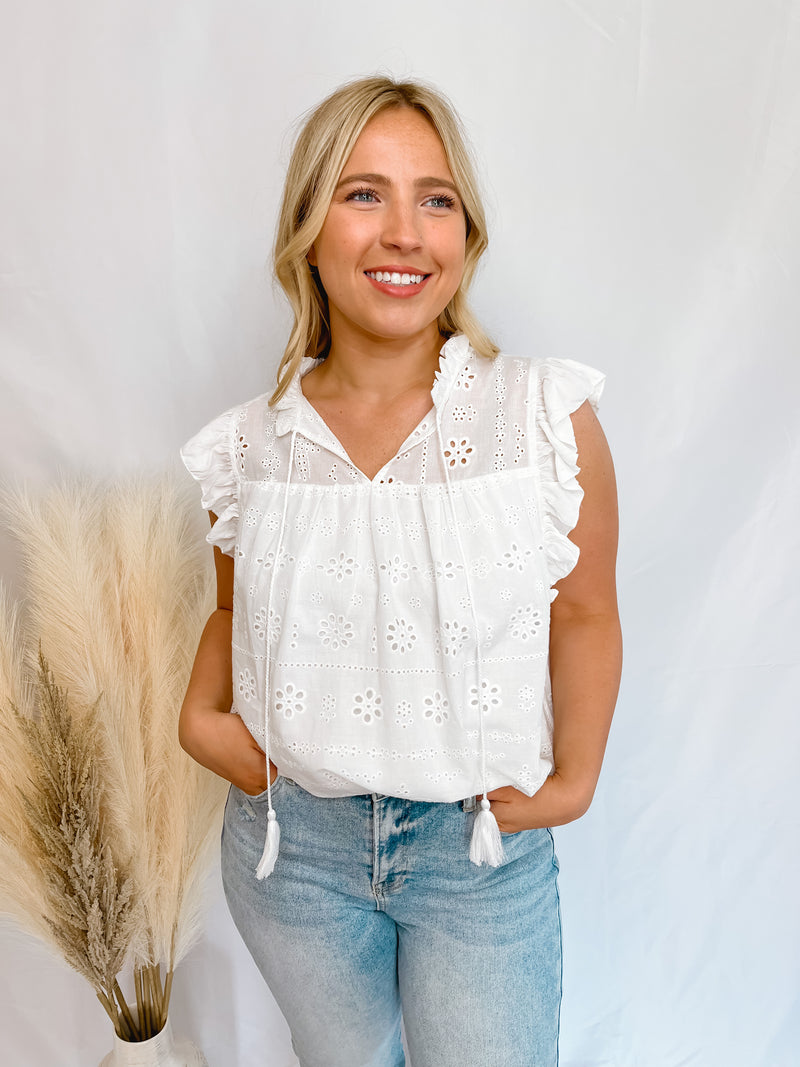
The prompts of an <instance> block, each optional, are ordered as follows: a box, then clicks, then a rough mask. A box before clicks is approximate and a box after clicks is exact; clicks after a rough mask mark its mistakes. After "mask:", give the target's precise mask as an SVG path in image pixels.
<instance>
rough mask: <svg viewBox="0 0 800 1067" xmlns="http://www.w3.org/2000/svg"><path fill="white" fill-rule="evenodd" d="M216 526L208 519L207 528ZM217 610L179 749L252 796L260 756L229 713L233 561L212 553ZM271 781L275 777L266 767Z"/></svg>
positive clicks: (258, 785) (263, 777)
mask: <svg viewBox="0 0 800 1067" xmlns="http://www.w3.org/2000/svg"><path fill="white" fill-rule="evenodd" d="M216 521H217V517H216V515H214V514H213V513H212V515H211V525H212V526H213V525H214V523H215V522H216ZM214 566H215V568H216V571H217V610H216V611H214V612H213V613H212V614H211V616H210V618H209V620H208V622H207V623H206V627H205V629H204V630H203V635H202V637H201V638H200V644H199V646H198V649H197V655H196V656H195V660H194V667H193V668H192V675H191V678H190V679H189V686H188V688H187V690H186V696H185V698H184V701H183V707H182V708H181V714H180V720H179V723H178V738H179V740H180V743H181V747H182V748H184V749H185V750H186V752H188V753H189V755H190V756H191V757H192V759H195V760H197V762H198V763H201V764H202V765H203V766H204V767H208V769H209V770H212V771H213V772H214V773H215V774H218V775H220V776H221V777H222V778H226V779H227V780H228V781H229V782H233V784H234V785H236V786H238V787H239V788H240V789H242V790H244V792H245V793H249V794H251V795H252V796H255V794H257V793H261V792H263V790H265V789H266V788H267V769H266V760H265V758H264V753H263V752H262V750H261V749H260V748H259V746H258V745H257V744H256V742H255V741H254V740H253V737H252V735H251V733H250V731H249V730H248V729H247V727H246V726H245V724H244V723H243V722H242V720H241V719H240V718H239V716H238V715H232V714H231V711H230V709H231V705H232V703H233V685H232V681H231V626H232V621H233V560H232V559H231V558H230V557H229V556H226V555H223V553H222V552H220V550H219V549H218V548H214ZM270 770H271V775H272V778H273V779H274V777H275V775H276V774H277V770H276V768H275V767H274V766H273V765H272V764H270Z"/></svg>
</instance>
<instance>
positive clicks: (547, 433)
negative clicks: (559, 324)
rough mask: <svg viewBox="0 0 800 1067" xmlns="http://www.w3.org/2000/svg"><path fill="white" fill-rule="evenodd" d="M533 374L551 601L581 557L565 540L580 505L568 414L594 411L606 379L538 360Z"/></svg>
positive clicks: (579, 367)
mask: <svg viewBox="0 0 800 1067" xmlns="http://www.w3.org/2000/svg"><path fill="white" fill-rule="evenodd" d="M537 371H538V380H539V389H540V392H539V397H538V403H537V428H538V430H539V432H540V433H541V435H542V437H543V438H544V441H543V442H542V445H543V447H541V449H540V455H539V462H538V465H539V475H540V482H541V488H542V499H543V503H544V516H543V526H544V538H545V553H546V557H547V565H548V573H549V575H550V586H551V590H550V599H551V601H553V600H555V598H556V596H557V590H555V589H553V588H552V586H553V585H554V584H555V583H556V582H557V581H559V579H561V578H564V577H566V575H568V574H569V572H570V571H571V570H572V568H573V567H574V566H575V564H576V563H577V562H578V556H579V555H580V553H579V550H578V546H577V545H575V544H573V542H572V541H570V539H569V537H568V536H567V534H569V533H570V531H571V530H573V529H574V528H575V525H576V524H577V522H578V515H579V513H580V506H581V501H582V500H583V489H581V487H580V484H579V483H578V478H577V475H578V474H579V473H580V467H579V466H578V449H577V445H576V444H575V432H574V430H573V428H572V419H571V418H570V415H571V414H572V412H573V411H577V410H578V408H579V407H580V406H581V404H582V403H583V402H584V401H585V400H588V401H589V403H590V404H591V405H592V408H593V409H594V410H595V411H596V410H597V406H598V403H599V401H600V396H601V394H602V392H603V386H604V385H605V375H604V374H601V373H600V371H597V370H594V368H592V367H587V366H585V365H584V364H583V363H576V362H575V361H574V360H571V359H553V360H543V361H542V362H541V363H540V364H538V367H537ZM545 442H546V443H545ZM547 446H549V447H547Z"/></svg>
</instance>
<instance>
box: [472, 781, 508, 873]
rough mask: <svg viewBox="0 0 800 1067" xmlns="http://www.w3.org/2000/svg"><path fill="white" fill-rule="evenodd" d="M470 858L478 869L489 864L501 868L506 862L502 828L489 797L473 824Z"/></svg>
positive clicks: (484, 799) (482, 803) (483, 803)
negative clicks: (501, 834) (501, 833)
mask: <svg viewBox="0 0 800 1067" xmlns="http://www.w3.org/2000/svg"><path fill="white" fill-rule="evenodd" d="M469 858H470V859H471V860H472V862H473V863H475V864H477V866H478V867H480V865H481V864H482V863H488V865H489V866H490V867H499V866H500V865H501V864H503V863H505V860H506V854H505V852H504V851H503V839H502V837H501V836H500V827H499V826H498V825H497V819H496V818H495V817H494V812H493V811H492V806H491V804H490V803H489V800H488V798H487V797H484V798H483V800H482V801H481V810H480V811H479V812H478V814H477V815H476V816H475V821H474V823H473V824H472V840H471V841H470V845H469Z"/></svg>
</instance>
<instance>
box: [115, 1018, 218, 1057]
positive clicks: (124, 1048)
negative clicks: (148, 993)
mask: <svg viewBox="0 0 800 1067" xmlns="http://www.w3.org/2000/svg"><path fill="white" fill-rule="evenodd" d="M100 1067H208V1060H207V1059H206V1058H205V1056H204V1055H203V1053H202V1052H201V1051H200V1049H199V1048H197V1046H196V1045H193V1044H192V1042H191V1041H185V1040H180V1041H176V1040H175V1038H174V1037H173V1036H172V1027H171V1026H170V1022H169V1019H167V1022H166V1025H165V1026H164V1029H163V1030H161V1031H160V1032H159V1033H157V1034H156V1036H155V1037H151V1038H148V1040H147V1041H123V1040H122V1038H121V1037H118V1036H117V1035H116V1034H114V1051H113V1052H109V1054H108V1055H107V1056H106V1058H105V1059H104V1060H103V1062H102V1063H101V1064H100Z"/></svg>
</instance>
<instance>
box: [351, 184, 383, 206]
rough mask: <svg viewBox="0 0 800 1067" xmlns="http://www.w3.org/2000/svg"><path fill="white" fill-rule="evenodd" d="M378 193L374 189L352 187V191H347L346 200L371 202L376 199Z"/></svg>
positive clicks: (361, 202) (359, 202) (363, 202)
mask: <svg viewBox="0 0 800 1067" xmlns="http://www.w3.org/2000/svg"><path fill="white" fill-rule="evenodd" d="M377 196H378V194H377V193H376V192H375V190H374V189H366V188H364V189H354V190H353V191H352V193H348V194H347V196H346V198H345V199H346V200H354V201H355V202H356V203H357V204H371V203H372V202H373V201H374V200H375V199H377Z"/></svg>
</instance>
